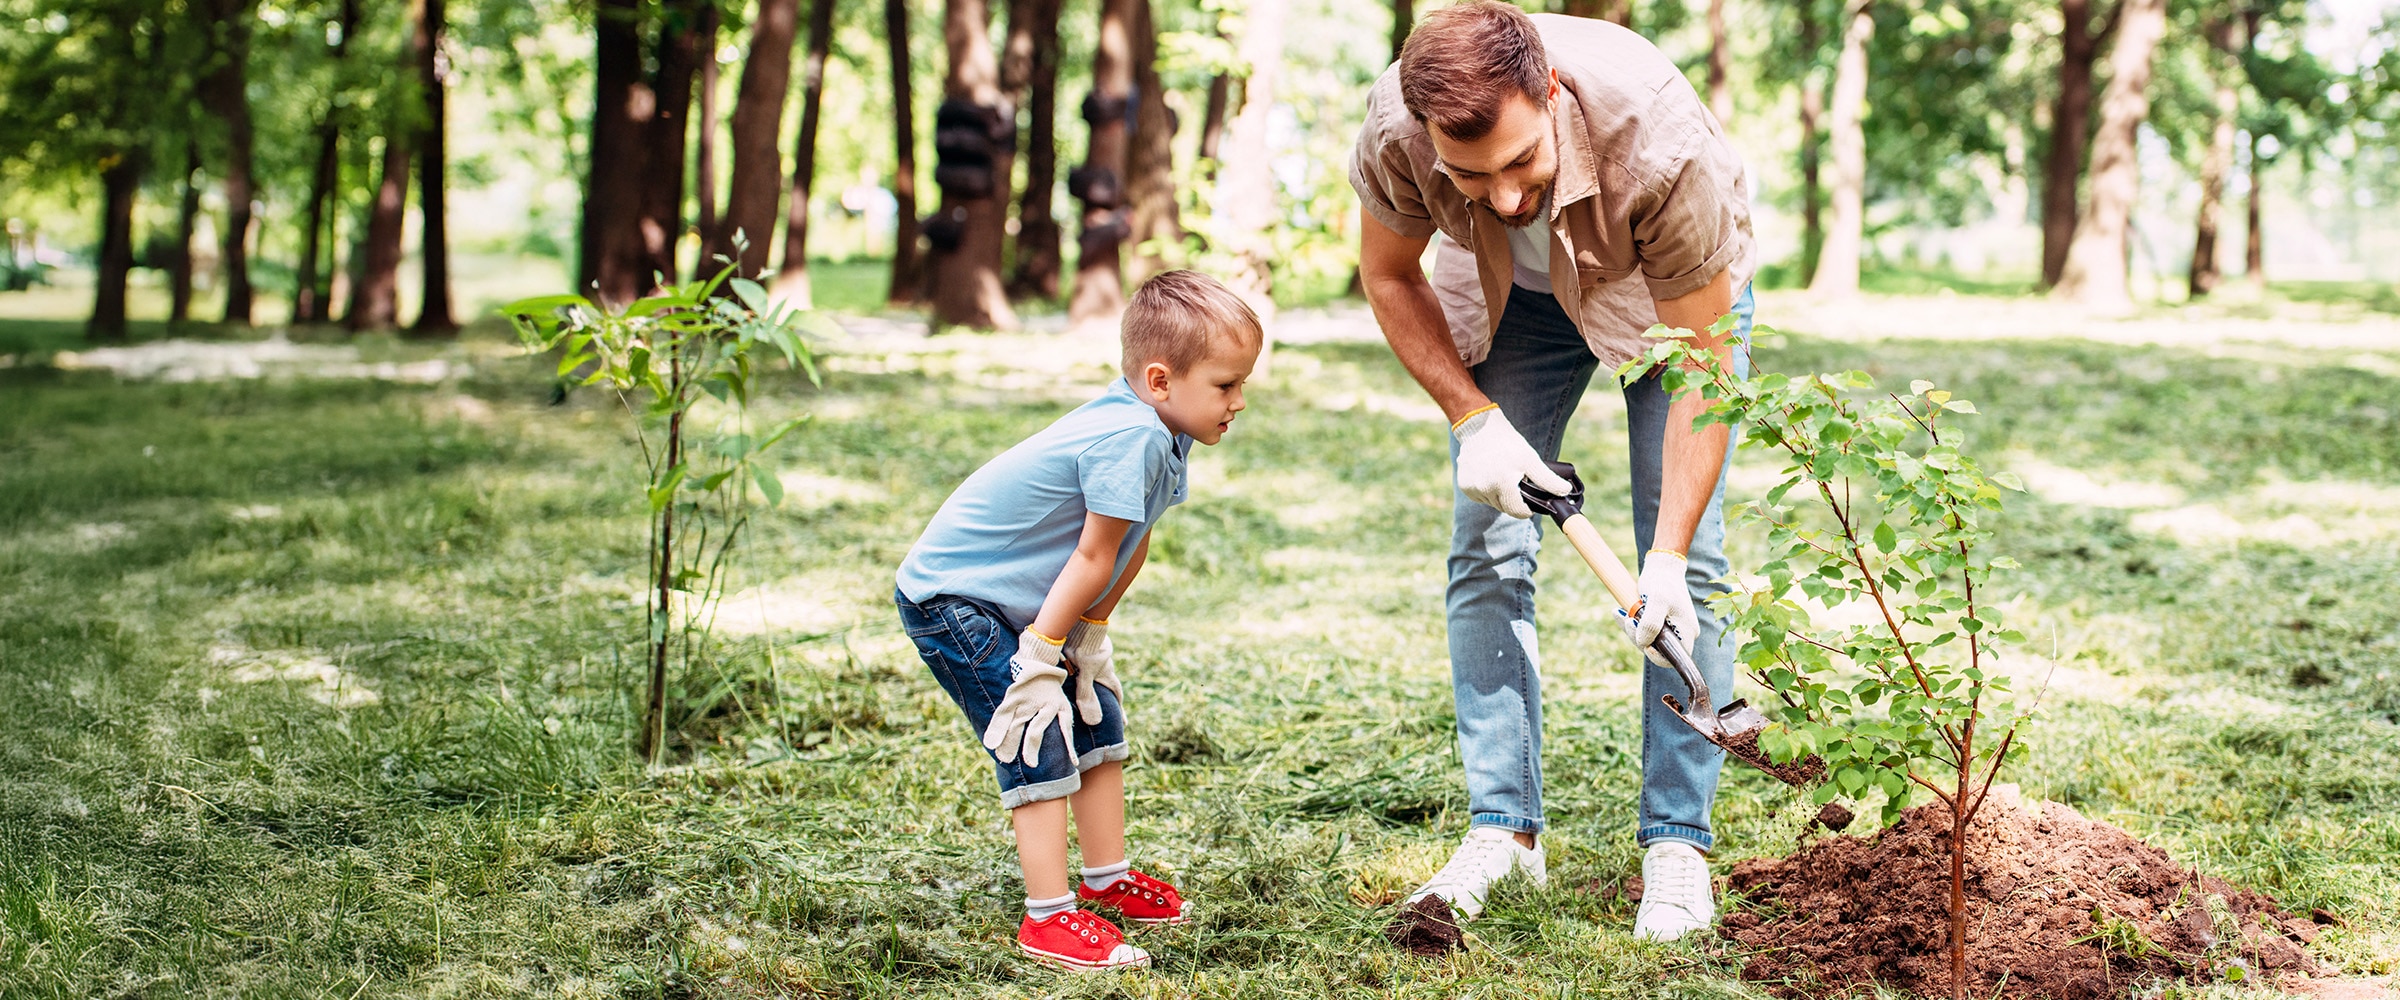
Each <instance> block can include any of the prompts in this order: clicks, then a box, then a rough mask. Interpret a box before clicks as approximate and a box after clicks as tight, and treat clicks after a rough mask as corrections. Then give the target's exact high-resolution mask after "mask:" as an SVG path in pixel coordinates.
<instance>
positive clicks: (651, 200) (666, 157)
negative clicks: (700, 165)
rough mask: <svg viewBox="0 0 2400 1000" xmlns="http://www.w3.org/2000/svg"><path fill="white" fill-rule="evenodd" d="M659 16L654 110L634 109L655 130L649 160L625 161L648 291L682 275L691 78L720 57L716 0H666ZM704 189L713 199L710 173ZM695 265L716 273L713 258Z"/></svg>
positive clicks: (706, 129)
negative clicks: (631, 173)
mask: <svg viewBox="0 0 2400 1000" xmlns="http://www.w3.org/2000/svg"><path fill="white" fill-rule="evenodd" d="M656 15H657V18H658V37H657V40H656V41H655V42H654V43H653V47H652V49H651V51H652V53H653V55H652V57H651V59H650V65H651V66H652V67H654V68H653V70H652V76H651V79H650V82H649V84H648V85H647V87H648V90H649V94H650V101H649V109H648V114H647V116H646V117H645V116H644V115H642V114H641V113H640V112H641V109H640V108H639V107H637V108H636V109H635V111H636V114H635V118H636V123H637V124H639V125H640V126H641V127H642V129H643V131H644V132H646V133H647V134H648V139H647V141H645V142H644V143H643V149H642V153H643V157H642V159H640V160H637V161H634V162H633V163H630V164H627V166H626V169H628V170H636V171H638V172H639V176H640V180H639V184H640V187H641V196H640V205H641V208H640V211H641V217H640V219H639V220H638V221H636V222H635V224H634V225H635V227H636V230H637V234H638V236H639V244H638V245H639V249H640V263H639V265H638V269H637V270H636V271H635V272H634V288H635V289H637V290H638V293H639V294H642V295H648V294H650V293H651V292H653V291H655V290H657V288H658V287H659V285H660V284H661V283H662V282H663V283H664V284H669V285H672V284H674V283H676V282H677V281H678V280H680V275H679V274H678V273H677V267H678V264H677V261H676V259H675V251H676V248H677V246H678V244H679V243H680V242H681V241H682V239H683V234H684V224H683V205H684V195H685V187H686V185H685V184H684V177H685V175H684V155H683V151H684V149H685V146H686V145H687V143H688V141H689V137H690V136H691V134H692V132H693V128H692V120H691V117H690V114H689V112H690V111H691V109H692V90H693V87H692V83H693V80H694V78H695V77H697V76H698V75H699V74H700V71H701V67H703V66H707V65H713V64H714V63H715V61H716V52H715V49H714V46H715V40H716V21H715V18H716V3H715V0H664V2H662V3H660V4H659V5H658V6H657V8H656ZM637 93H638V92H637ZM709 103H710V104H711V105H713V104H714V102H713V101H710V102H709ZM712 110H713V108H712ZM714 121H715V117H714V116H713V115H704V116H703V117H702V124H701V126H700V129H699V132H700V134H701V136H702V137H703V138H709V137H712V136H713V133H714V126H713V122H714ZM711 152H712V153H713V152H714V151H713V150H712V151H711ZM711 159H712V160H713V156H712V157H711ZM710 166H711V168H713V167H714V166H715V164H714V163H713V162H712V163H711V164H710ZM701 187H702V188H703V194H702V197H708V194H707V193H706V189H709V188H713V187H714V185H713V184H709V183H708V182H707V180H706V179H705V175H704V179H703V180H702V181H701ZM693 271H694V273H696V274H712V273H714V269H713V268H711V267H709V266H708V261H707V259H706V258H703V259H702V260H701V261H700V265H699V266H697V267H695V268H693Z"/></svg>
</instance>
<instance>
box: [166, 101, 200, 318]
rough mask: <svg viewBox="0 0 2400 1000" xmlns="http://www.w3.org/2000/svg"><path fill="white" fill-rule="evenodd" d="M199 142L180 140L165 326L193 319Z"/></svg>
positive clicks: (198, 206) (198, 215)
mask: <svg viewBox="0 0 2400 1000" xmlns="http://www.w3.org/2000/svg"><path fill="white" fill-rule="evenodd" d="M199 176H200V144H199V142H198V140H196V139H193V138H191V137H190V136H186V137H185V138H184V140H183V200H182V202H181V203H180V204H179V205H178V206H177V208H176V211H175V259H174V261H172V262H171V263H170V265H169V269H168V271H167V326H168V328H170V329H172V328H174V327H178V326H182V325H183V324H184V323H186V322H188V321H190V320H191V318H192V230H193V229H194V228H195V227H196V226H197V225H198V224H199V220H200V182H199V180H198V178H199Z"/></svg>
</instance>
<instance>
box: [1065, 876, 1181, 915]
mask: <svg viewBox="0 0 2400 1000" xmlns="http://www.w3.org/2000/svg"><path fill="white" fill-rule="evenodd" d="M1075 898H1077V899H1080V900H1082V901H1083V902H1085V903H1091V904H1097V905H1100V906H1105V907H1108V908H1110V909H1113V910H1115V911H1117V912H1118V913H1119V914H1122V915H1123V916H1124V917H1125V919H1126V921H1128V922H1130V923H1136V924H1141V925H1144V926H1148V927H1161V926H1175V925H1179V924H1188V923H1191V922H1192V918H1191V915H1190V914H1188V913H1185V912H1184V907H1183V894H1182V893H1179V892H1176V891H1175V887H1174V886H1171V885H1168V884H1166V883H1165V882H1161V881H1159V880H1157V879H1154V878H1151V877H1150V876H1148V875H1144V874H1142V873H1141V872H1137V871H1128V872H1126V873H1125V877H1124V878H1121V879H1118V880H1116V881H1115V882H1112V883H1110V884H1109V887H1108V888H1106V889H1102V890H1100V891H1098V892H1093V891H1092V890H1091V889H1089V888H1086V887H1084V886H1083V885H1082V884H1080V883H1079V884H1077V885H1076V886H1075Z"/></svg>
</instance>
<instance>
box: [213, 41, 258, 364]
mask: <svg viewBox="0 0 2400 1000" xmlns="http://www.w3.org/2000/svg"><path fill="white" fill-rule="evenodd" d="M253 2H254V0H209V2H208V5H207V17H208V19H209V25H208V27H209V36H208V37H209V39H210V44H211V47H212V48H213V49H214V50H215V51H214V52H213V53H212V55H213V57H214V61H213V62H212V63H211V65H210V67H209V70H208V72H207V73H206V74H205V75H203V76H202V78H201V80H200V85H199V95H200V100H201V102H202V103H203V104H204V105H206V106H207V107H208V110H209V112H210V113H211V114H214V115H216V116H217V118H218V119H219V120H220V121H222V122H223V123H224V126H225V178H224V185H225V238H224V249H223V251H222V253H221V256H222V257H223V258H224V260H223V262H222V263H223V266H224V268H225V322H226V323H229V324H238V325H241V326H248V325H250V312H251V300H252V289H251V287H250V230H251V229H252V228H253V226H252V223H253V221H254V218H253V213H252V205H253V204H254V203H255V202H256V201H257V198H258V191H257V179H256V178H255V177H254V176H253V175H252V172H251V159H252V156H253V153H254V149H255V147H256V145H257V134H256V130H255V129H254V128H253V126H252V124H251V120H250V97H249V93H248V90H249V80H250V69H249V63H250V28H251V25H250V19H251V15H252V4H253Z"/></svg>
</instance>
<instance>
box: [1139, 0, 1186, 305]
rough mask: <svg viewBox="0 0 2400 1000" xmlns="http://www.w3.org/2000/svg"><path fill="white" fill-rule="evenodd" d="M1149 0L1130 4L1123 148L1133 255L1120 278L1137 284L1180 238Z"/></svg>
mask: <svg viewBox="0 0 2400 1000" xmlns="http://www.w3.org/2000/svg"><path fill="white" fill-rule="evenodd" d="M1152 8H1153V0H1134V3H1133V94H1134V114H1133V136H1132V146H1131V147H1130V148H1128V149H1127V150H1126V151H1125V201H1126V205H1127V209H1126V210H1127V212H1128V213H1129V214H1130V215H1131V222H1132V224H1133V233H1132V235H1131V236H1130V237H1129V240H1130V242H1131V243H1132V246H1133V259H1132V262H1131V264H1130V265H1129V266H1128V273H1127V275H1126V280H1127V282H1128V283H1129V284H1132V285H1134V286H1136V287H1139V286H1140V285H1141V283H1142V282H1144V281H1148V280H1150V276H1151V275H1154V274H1157V273H1158V272H1160V271H1164V270H1166V269H1167V268H1168V266H1169V264H1168V260H1169V256H1168V255H1169V253H1170V252H1171V251H1170V250H1169V249H1168V248H1170V247H1173V246H1175V245H1176V244H1179V243H1182V242H1183V221H1182V218H1181V213H1180V212H1179V211H1178V210H1177V209H1176V205H1175V146H1174V144H1175V112H1174V111H1173V110H1172V109H1170V108H1168V107H1167V88H1166V85H1165V84H1164V83H1162V82H1161V81H1160V80H1159V78H1158V21H1157V17H1156V13H1157V12H1156V11H1155V10H1153V9H1152Z"/></svg>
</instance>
